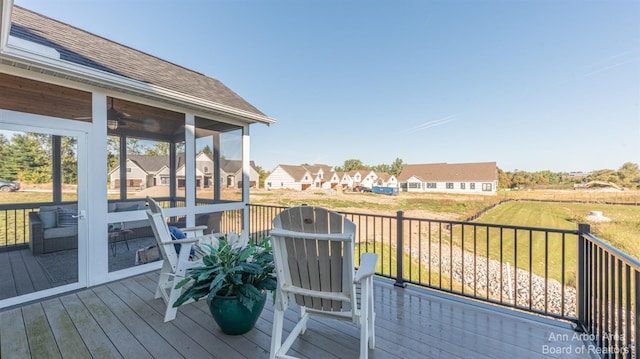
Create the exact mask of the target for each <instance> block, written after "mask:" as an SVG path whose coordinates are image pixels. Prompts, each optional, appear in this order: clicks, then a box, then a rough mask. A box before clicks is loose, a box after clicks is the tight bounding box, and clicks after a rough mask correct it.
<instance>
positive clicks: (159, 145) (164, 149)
mask: <svg viewBox="0 0 640 359" xmlns="http://www.w3.org/2000/svg"><path fill="white" fill-rule="evenodd" d="M144 154H145V155H147V156H169V142H155V143H154V144H153V146H151V147H145V149H144Z"/></svg>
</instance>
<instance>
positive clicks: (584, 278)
mask: <svg viewBox="0 0 640 359" xmlns="http://www.w3.org/2000/svg"><path fill="white" fill-rule="evenodd" d="M579 231H580V237H579V239H578V298H577V303H578V324H579V329H581V330H582V331H583V333H584V334H583V336H584V338H585V339H587V340H589V341H591V342H593V344H594V346H595V350H593V351H594V352H595V353H597V354H600V355H601V356H602V357H607V358H609V357H615V358H618V357H623V358H635V357H636V355H637V349H636V346H637V344H636V338H637V333H638V329H639V323H640V320H639V318H638V315H640V302H639V301H638V299H639V297H638V296H639V292H638V291H639V289H640V262H639V261H638V260H636V259H635V258H632V257H630V256H628V255H627V254H625V253H623V252H621V251H620V250H618V249H617V248H614V247H612V246H611V245H609V244H607V243H605V242H603V241H602V240H600V239H599V238H597V237H595V236H593V235H592V234H590V233H589V232H590V228H589V225H580V227H579Z"/></svg>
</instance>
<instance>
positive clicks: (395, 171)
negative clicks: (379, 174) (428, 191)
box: [389, 158, 404, 178]
mask: <svg viewBox="0 0 640 359" xmlns="http://www.w3.org/2000/svg"><path fill="white" fill-rule="evenodd" d="M403 168H404V163H403V162H402V160H401V159H400V158H396V159H395V161H393V163H392V164H391V165H390V166H389V173H391V174H392V175H394V176H396V178H397V177H398V176H400V173H401V172H402V169H403Z"/></svg>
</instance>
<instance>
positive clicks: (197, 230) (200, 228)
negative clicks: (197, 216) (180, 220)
mask: <svg viewBox="0 0 640 359" xmlns="http://www.w3.org/2000/svg"><path fill="white" fill-rule="evenodd" d="M205 229H207V226H195V227H187V228H180V230H181V231H182V233H184V234H187V233H195V234H196V235H198V234H199V235H203V234H204V231H205Z"/></svg>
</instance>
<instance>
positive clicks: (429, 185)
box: [427, 182, 436, 188]
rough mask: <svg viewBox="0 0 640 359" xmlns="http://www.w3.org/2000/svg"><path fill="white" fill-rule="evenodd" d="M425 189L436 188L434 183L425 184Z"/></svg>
mask: <svg viewBox="0 0 640 359" xmlns="http://www.w3.org/2000/svg"><path fill="white" fill-rule="evenodd" d="M427 188H436V183H435V182H427Z"/></svg>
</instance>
